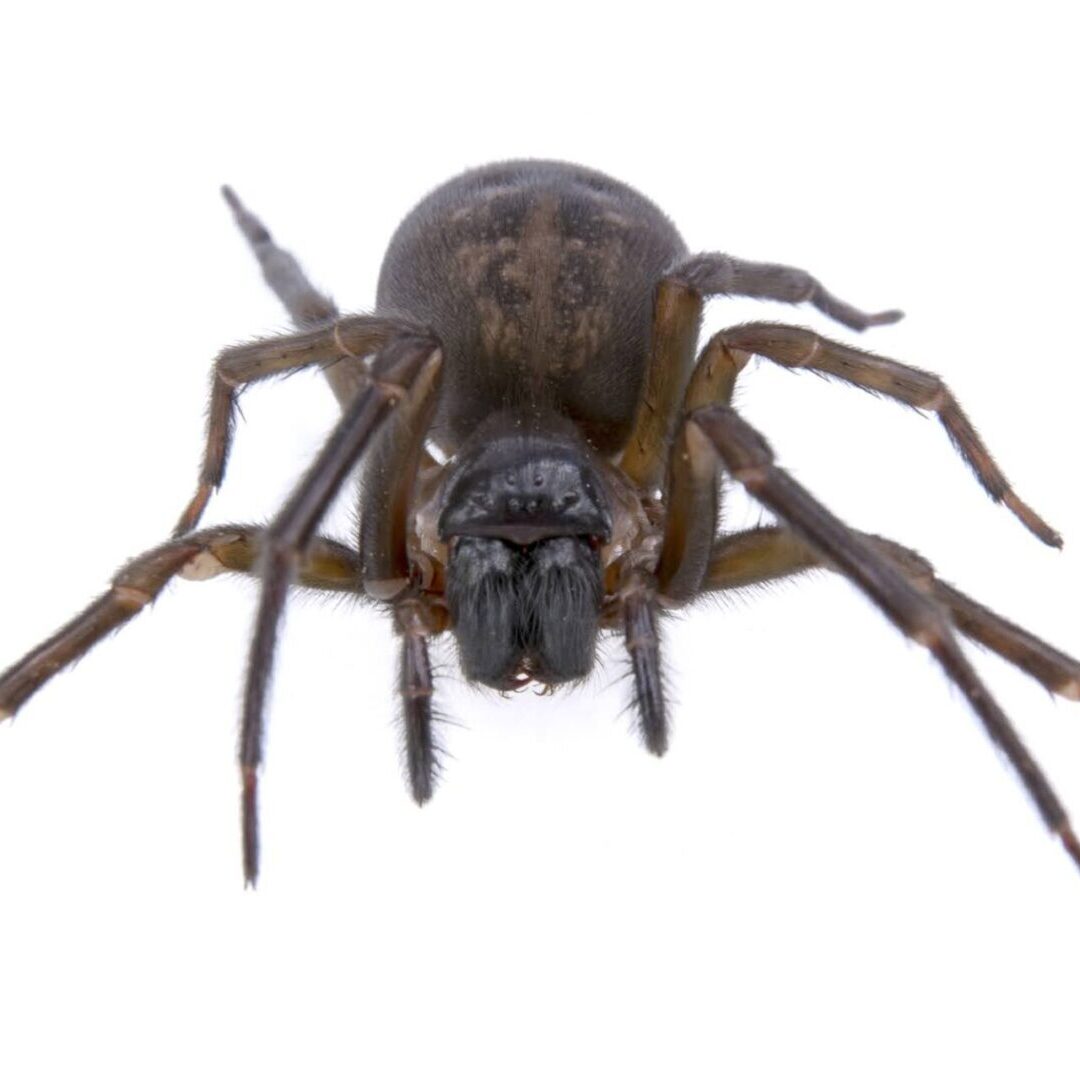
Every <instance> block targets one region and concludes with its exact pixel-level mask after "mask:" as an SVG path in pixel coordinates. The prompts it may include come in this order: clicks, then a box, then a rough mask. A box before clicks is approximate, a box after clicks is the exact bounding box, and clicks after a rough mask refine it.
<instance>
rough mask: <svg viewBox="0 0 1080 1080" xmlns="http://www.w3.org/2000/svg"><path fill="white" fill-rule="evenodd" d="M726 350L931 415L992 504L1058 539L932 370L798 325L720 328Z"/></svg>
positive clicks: (1057, 542)
mask: <svg viewBox="0 0 1080 1080" xmlns="http://www.w3.org/2000/svg"><path fill="white" fill-rule="evenodd" d="M716 339H720V340H721V341H722V342H723V343H724V344H725V345H726V346H727V348H729V349H731V350H733V351H735V352H741V353H753V354H755V355H757V356H763V357H765V358H766V359H767V360H772V361H773V362H774V363H777V364H780V365H782V366H783V367H786V368H792V369H799V368H805V369H807V370H809V371H817V372H820V373H821V374H823V375H826V376H829V377H831V378H837V379H842V380H843V381H844V382H847V383H850V384H851V385H853V386H858V387H861V388H862V389H864V390H869V391H871V392H873V393H878V394H884V395H885V396H886V397H890V398H893V399H894V400H896V401H902V402H904V403H905V404H907V405H913V406H914V407H915V408H917V409H926V410H928V411H929V412H933V413H936V414H937V417H938V419H939V420H940V421H941V425H942V427H944V428H945V431H946V432H947V433H948V435H949V438H950V439H951V440H952V443H953V445H954V446H955V447H956V449H957V450H958V451H959V453H960V456H961V457H962V458H963V459H964V461H966V462H967V464H968V466H969V467H970V469H971V471H972V472H973V473H974V474H975V476H976V477H977V479H978V481H979V483H980V484H982V486H983V488H984V489H985V490H986V493H987V494H988V495H989V496H990V498H991V499H993V500H994V502H1000V503H1004V504H1005V506H1007V507H1008V508H1009V509H1010V510H1011V511H1012V512H1013V514H1015V515H1016V517H1018V518H1019V519H1020V521H1021V522H1022V523H1023V524H1024V525H1025V526H1026V527H1027V528H1028V529H1029V530H1030V531H1031V532H1032V533H1034V534H1035V535H1036V536H1037V537H1038V538H1039V539H1040V540H1042V542H1043V543H1044V544H1050V545H1051V546H1053V547H1061V537H1060V536H1059V535H1058V534H1057V533H1056V532H1055V531H1054V530H1053V529H1052V528H1051V527H1050V526H1049V525H1047V524H1046V522H1045V521H1043V519H1042V518H1041V517H1039V515H1038V514H1036V513H1035V511H1034V510H1032V509H1031V507H1029V506H1028V505H1027V504H1026V503H1025V502H1023V501H1022V500H1021V499H1020V497H1019V496H1018V495H1017V494H1016V492H1015V491H1014V490H1013V488H1012V485H1011V484H1010V483H1009V481H1008V480H1007V479H1006V478H1005V474H1004V473H1003V472H1002V471H1001V469H1000V468H999V467H998V465H997V462H995V461H994V459H993V457H991V455H990V451H989V450H987V448H986V446H985V445H984V443H983V441H982V439H980V438H979V434H978V432H977V431H976V430H975V427H974V425H973V424H972V423H971V421H970V420H969V419H968V418H967V416H966V415H965V414H964V412H963V410H962V409H961V408H960V405H959V403H958V402H957V400H956V398H955V397H953V394H952V391H951V390H950V389H949V388H948V387H947V386H946V385H945V383H944V382H943V381H942V380H941V378H940V377H939V376H937V375H935V374H933V373H932V372H929V371H923V370H921V369H920V368H916V367H910V366H909V365H907V364H900V363H898V362H897V361H895V360H889V359H888V358H886V357H884V356H875V355H874V354H873V353H869V352H865V351H864V350H862V349H855V348H853V347H852V346H850V345H844V344H842V343H841V342H838V341H831V340H829V339H828V338H824V337H822V336H821V335H820V334H815V333H814V331H812V330H807V329H805V328H803V327H799V326H786V325H783V324H781V323H747V324H745V325H743V326H736V327H732V328H731V329H728V330H721V331H720V333H719V334H717V335H716V338H714V339H713V340H716Z"/></svg>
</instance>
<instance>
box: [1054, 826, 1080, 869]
mask: <svg viewBox="0 0 1080 1080" xmlns="http://www.w3.org/2000/svg"><path fill="white" fill-rule="evenodd" d="M1057 834H1058V837H1059V838H1060V839H1061V844H1062V846H1063V847H1064V848H1065V850H1066V851H1067V852H1068V853H1069V857H1070V858H1071V859H1072V861H1073V862H1074V863H1075V864H1076V867H1077V869H1078V870H1080V840H1078V839H1077V838H1076V833H1074V832H1073V828H1072V825H1070V824H1069V823H1068V822H1067V821H1066V822H1063V823H1062V824H1061V825H1059V826H1058V827H1057Z"/></svg>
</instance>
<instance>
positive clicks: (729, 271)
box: [619, 252, 903, 492]
mask: <svg viewBox="0 0 1080 1080" xmlns="http://www.w3.org/2000/svg"><path fill="white" fill-rule="evenodd" d="M720 295H726V296H753V297H757V298H759V299H762V300H779V301H782V302H785V303H790V304H798V303H801V302H803V301H809V302H810V303H812V304H813V305H814V306H815V307H816V308H817V309H818V310H819V311H822V312H824V313H825V314H826V315H828V316H829V317H830V318H833V319H836V320H837V322H840V323H843V324H844V325H845V326H849V327H851V328H852V329H853V330H865V329H866V328H867V327H870V326H884V325H886V324H888V323H893V322H896V321H897V319H900V318H902V317H903V313H902V312H900V311H881V312H877V313H876V314H871V313H868V312H864V311H860V310H859V309H858V308H856V307H852V306H851V304H848V303H845V302H844V301H843V300H839V299H837V297H835V296H833V295H832V294H831V293H830V292H828V291H827V290H826V289H825V288H824V286H822V284H821V282H820V281H818V280H817V279H816V278H814V277H811V276H810V274H808V273H807V272H806V271H805V270H799V269H797V268H796V267H793V266H780V265H778V264H775V263H756V262H748V261H746V260H745V259H737V258H735V257H734V256H732V255H724V254H722V253H720V252H712V253H710V254H705V255H694V256H692V257H691V258H688V259H686V260H684V261H683V262H682V263H680V264H679V265H678V266H676V267H675V268H674V269H673V270H671V271H670V272H669V273H668V274H666V275H665V276H664V278H663V280H662V281H660V282H659V283H658V285H657V287H656V296H655V298H654V302H653V321H652V334H651V343H650V347H649V357H648V361H647V363H646V365H645V381H644V385H643V387H642V391H641V402H640V404H639V405H638V410H637V414H636V416H635V417H634V426H633V430H632V432H631V434H630V438H629V439H628V440H627V444H626V449H625V450H624V451H623V454H622V458H621V460H620V462H619V468H621V469H622V471H623V472H624V473H625V474H626V475H627V477H628V478H629V479H630V480H631V481H632V482H633V483H635V484H636V485H637V486H638V487H639V488H641V489H642V490H644V491H649V492H651V491H653V490H654V489H655V488H658V487H660V486H661V485H662V483H663V479H664V471H665V469H666V467H667V453H668V447H669V445H670V440H671V435H672V433H673V431H674V427H675V421H676V420H677V418H678V415H679V414H678V411H677V409H678V404H679V399H680V397H681V395H682V393H683V388H684V387H685V385H686V381H687V379H688V378H689V376H690V372H691V369H692V367H693V362H694V347H695V345H696V343H697V335H698V329H699V327H700V324H701V313H702V308H703V304H704V299H705V297H708V296H720Z"/></svg>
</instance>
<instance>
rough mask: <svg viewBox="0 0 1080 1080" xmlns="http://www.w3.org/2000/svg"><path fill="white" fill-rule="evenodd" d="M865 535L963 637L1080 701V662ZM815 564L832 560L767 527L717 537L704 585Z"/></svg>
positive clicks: (757, 578)
mask: <svg viewBox="0 0 1080 1080" xmlns="http://www.w3.org/2000/svg"><path fill="white" fill-rule="evenodd" d="M861 535H862V536H863V538H864V539H865V540H867V541H869V542H870V543H871V544H873V545H874V546H875V547H876V548H878V550H879V551H881V552H882V553H883V554H885V555H886V556H888V557H889V558H890V559H892V561H893V562H894V563H896V565H897V566H898V567H899V568H900V569H901V570H902V571H903V572H904V573H905V574H906V575H907V577H908V580H909V581H911V582H912V584H914V585H915V586H916V587H917V588H919V589H920V590H922V592H924V593H926V594H928V595H930V596H932V597H933V598H934V599H935V600H936V601H937V602H938V604H939V605H940V606H941V607H943V608H944V609H945V610H946V611H947V612H948V614H949V616H950V618H951V620H952V623H953V625H954V626H955V627H956V628H957V629H958V630H959V631H960V632H961V633H962V634H963V635H964V636H965V637H969V638H971V639H972V640H973V641H977V642H978V643H979V644H980V645H985V646H986V647H987V648H988V649H990V650H992V651H993V652H995V653H997V654H998V656H1000V657H1001V658H1002V659H1003V660H1006V661H1008V662H1009V663H1010V664H1013V665H1015V666H1016V667H1018V668H1020V669H1021V670H1022V671H1025V672H1027V674H1029V675H1030V676H1031V677H1032V678H1034V679H1036V680H1037V681H1038V682H1040V683H1042V685H1043V686H1045V687H1046V689H1047V690H1049V691H1050V692H1051V693H1053V694H1060V695H1061V696H1062V697H1066V698H1070V699H1071V700H1073V701H1077V700H1080V661H1077V660H1074V659H1073V658H1072V657H1071V656H1068V655H1067V654H1066V653H1063V652H1061V651H1060V650H1059V649H1055V648H1054V647H1053V646H1052V645H1049V644H1047V643H1046V642H1045V641H1042V640H1040V639H1039V638H1037V637H1035V635H1034V634H1032V633H1030V632H1029V631H1027V630H1025V629H1024V628H1023V627H1020V626H1017V625H1016V624H1015V623H1012V622H1009V620H1008V619H1005V618H1003V617H1002V616H1001V615H998V614H997V613H996V612H993V611H991V610H990V609H989V608H986V607H983V606H982V605H981V604H980V603H978V602H977V601H975V600H972V599H971V597H970V596H966V595H965V594H964V593H962V592H960V590H959V589H955V588H953V587H952V586H951V585H949V584H947V583H946V582H944V581H941V580H939V579H938V577H937V576H936V575H935V573H934V568H933V567H932V566H931V565H930V563H929V562H927V560H926V559H924V558H923V557H922V556H921V555H919V554H918V553H917V552H914V551H912V550H911V549H910V548H906V547H903V546H901V545H900V544H897V543H896V542H894V541H892V540H886V539H885V538H884V537H881V536H871V535H869V534H867V533H862V534H861ZM814 567H828V563H827V562H825V561H824V560H823V559H822V557H821V556H820V555H819V554H818V553H817V551H816V550H815V549H814V548H813V547H811V546H810V545H809V544H808V543H806V541H804V540H801V539H799V537H798V536H796V535H795V534H794V533H793V532H791V531H790V530H789V529H783V528H779V527H777V526H766V527H763V528H759V529H751V530H748V531H747V532H741V533H736V534H734V535H732V536H725V537H724V538H723V539H721V540H718V541H717V542H716V545H715V547H714V548H713V551H712V557H711V559H710V560H709V567H708V572H707V573H706V575H705V582H704V586H703V587H704V589H705V590H706V591H710V592H714V591H723V590H726V589H738V588H742V587H744V586H747V585H759V584H763V583H765V582H768V581H774V580H776V579H777V578H782V577H789V576H791V575H793V574H798V573H800V572H802V571H805V570H809V569H812V568H814Z"/></svg>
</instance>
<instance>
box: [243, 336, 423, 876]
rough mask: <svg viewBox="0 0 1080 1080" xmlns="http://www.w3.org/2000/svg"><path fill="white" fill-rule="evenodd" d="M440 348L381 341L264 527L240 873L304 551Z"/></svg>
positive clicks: (249, 848)
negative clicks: (267, 716)
mask: <svg viewBox="0 0 1080 1080" xmlns="http://www.w3.org/2000/svg"><path fill="white" fill-rule="evenodd" d="M441 364H442V354H441V351H440V349H439V346H438V343H437V342H435V341H433V340H432V339H431V338H430V337H421V336H418V335H402V336H399V337H397V338H395V339H394V340H392V341H391V342H390V343H389V344H387V345H385V346H384V347H383V348H382V349H381V350H380V351H379V353H378V355H377V356H376V357H375V360H374V362H373V363H372V366H371V379H370V384H369V386H368V387H367V389H365V390H363V391H362V392H361V393H360V394H358V395H357V397H356V398H355V400H354V401H353V402H352V403H351V404H350V405H349V407H348V408H347V409H346V411H345V414H344V415H343V416H342V418H341V420H340V421H339V422H338V425H337V427H336V428H335V429H334V431H333V432H332V433H331V435H330V437H329V438H328V439H327V441H326V443H325V444H324V445H323V448H322V450H320V451H319V454H318V456H317V457H316V458H315V461H314V462H313V464H312V466H311V468H310V469H309V470H308V472H307V473H306V475H305V476H304V477H303V478H302V479H301V481H300V482H299V484H297V486H296V488H295V489H294V490H293V493H292V495H290V497H289V499H288V500H287V501H286V503H285V505H284V507H282V509H281V511H280V513H279V514H278V515H277V517H275V518H274V520H273V521H272V522H271V524H270V526H269V527H268V528H267V530H266V534H265V538H264V549H263V554H262V558H261V572H262V579H263V580H262V592H261V595H260V599H259V608H258V612H257V615H256V619H255V632H254V636H253V639H252V643H251V652H250V656H249V661H248V670H247V680H246V683H245V690H244V706H243V717H242V721H241V729H240V755H239V756H240V771H241V784H242V790H243V796H242V810H241V816H242V820H243V850H244V878H245V881H246V883H247V884H249V885H254V884H255V880H256V878H257V877H258V872H259V841H258V809H257V808H258V802H257V788H258V770H259V767H260V765H261V764H262V760H263V734H264V724H263V716H264V712H265V706H266V691H267V687H268V685H269V680H270V672H271V669H272V667H273V661H274V651H275V647H276V644H277V634H278V627H279V625H280V622H281V616H282V613H283V611H284V607H285V598H286V596H287V593H288V588H289V584H290V582H291V581H292V580H293V579H294V577H295V575H296V572H297V568H298V566H299V563H300V561H301V558H302V555H303V551H304V549H305V547H306V545H307V544H308V542H309V541H310V539H311V537H312V535H313V533H314V531H315V529H316V528H317V527H318V524H319V522H320V521H321V519H322V517H323V515H324V514H325V513H326V509H327V507H328V506H329V505H330V502H331V500H332V499H333V498H334V496H335V495H336V494H337V492H338V490H339V489H340V487H341V485H342V483H343V482H344V480H345V478H346V477H347V476H348V475H349V473H350V472H351V470H352V469H353V467H354V466H355V465H356V463H357V461H358V460H359V459H360V457H361V455H362V454H363V453H364V451H365V450H366V449H367V447H368V445H369V444H370V442H371V440H372V439H373V437H374V436H375V434H376V433H377V432H378V431H379V429H380V428H381V427H382V426H383V425H384V423H385V421H386V420H387V418H388V417H389V415H390V413H391V411H392V410H393V409H394V407H395V406H396V405H397V404H398V402H399V401H402V400H403V399H406V398H407V397H408V395H409V394H410V392H414V391H416V390H417V389H418V388H426V392H427V393H431V394H433V393H434V392H435V389H436V386H437V378H438V373H439V370H440V367H441Z"/></svg>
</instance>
